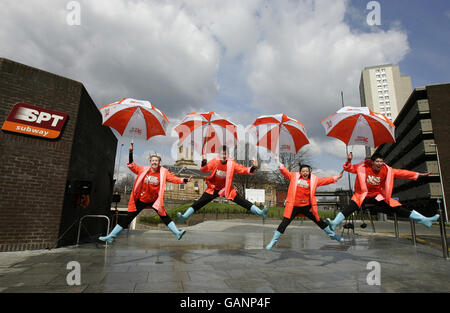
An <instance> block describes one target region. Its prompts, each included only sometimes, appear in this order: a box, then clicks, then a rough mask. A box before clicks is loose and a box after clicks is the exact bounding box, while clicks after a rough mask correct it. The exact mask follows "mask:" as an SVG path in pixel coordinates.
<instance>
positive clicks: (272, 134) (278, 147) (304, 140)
mask: <svg viewBox="0 0 450 313" xmlns="http://www.w3.org/2000/svg"><path fill="white" fill-rule="evenodd" d="M249 131H250V132H251V133H253V134H254V135H255V136H256V140H257V143H256V145H257V146H261V147H265V148H266V149H268V150H270V151H272V152H273V153H277V154H278V153H282V152H290V153H294V154H296V153H297V152H298V151H299V150H300V149H301V148H302V147H303V146H304V145H307V144H309V140H308V137H307V135H306V130H305V126H304V125H303V124H302V123H301V122H299V121H297V120H295V119H293V118H290V117H289V116H287V115H286V114H276V115H264V116H260V117H258V118H257V119H256V120H255V122H254V123H253V124H252V125H251V126H250V128H249Z"/></svg>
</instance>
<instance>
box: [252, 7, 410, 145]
mask: <svg viewBox="0 0 450 313" xmlns="http://www.w3.org/2000/svg"><path fill="white" fill-rule="evenodd" d="M276 6H277V8H274V7H271V9H270V10H265V11H264V12H263V14H262V17H261V21H260V27H261V32H262V33H264V36H263V37H262V39H261V40H260V41H259V42H258V44H257V46H256V47H255V48H254V49H253V51H251V52H250V53H249V54H248V56H247V59H246V65H247V69H248V76H247V79H248V85H249V86H250V88H251V90H252V94H253V102H252V104H251V105H252V106H253V107H257V108H258V109H259V110H261V111H264V112H266V114H275V113H278V112H280V111H281V112H283V113H286V114H288V115H290V116H292V117H293V118H296V119H298V120H299V121H301V122H302V123H304V124H305V126H306V128H307V130H308V133H309V134H311V135H312V136H313V137H314V136H316V135H317V134H321V133H323V130H322V129H321V126H320V121H321V120H322V119H323V118H325V117H326V116H328V115H330V114H332V113H334V112H335V111H336V110H337V109H339V108H340V107H341V99H340V91H341V90H342V91H344V96H345V100H346V105H350V106H359V105H360V103H359V89H358V86H359V80H360V75H361V71H362V69H363V68H364V67H366V66H370V65H374V64H383V63H397V62H399V61H400V60H401V59H402V58H403V57H404V56H405V54H406V53H407V52H408V51H409V45H408V42H407V36H406V33H405V32H403V31H401V30H399V29H398V28H395V29H390V30H387V31H383V30H377V31H373V32H366V33H362V32H359V31H358V32H353V31H352V29H351V27H350V26H349V25H348V24H346V22H345V20H344V17H345V12H346V8H347V6H348V2H347V1H314V2H313V1H304V2H285V1H282V2H281V3H279V2H277V3H276Z"/></svg>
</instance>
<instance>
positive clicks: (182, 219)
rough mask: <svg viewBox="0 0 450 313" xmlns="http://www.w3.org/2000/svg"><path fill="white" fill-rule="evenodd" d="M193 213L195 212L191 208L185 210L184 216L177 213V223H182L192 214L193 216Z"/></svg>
mask: <svg viewBox="0 0 450 313" xmlns="http://www.w3.org/2000/svg"><path fill="white" fill-rule="evenodd" d="M194 212H195V210H194V209H193V208H192V207H190V208H189V209H187V210H186V212H184V214H181V212H177V219H178V223H184V222H185V221H186V220H187V219H188V218H189V217H190V216H191V215H192V214H194Z"/></svg>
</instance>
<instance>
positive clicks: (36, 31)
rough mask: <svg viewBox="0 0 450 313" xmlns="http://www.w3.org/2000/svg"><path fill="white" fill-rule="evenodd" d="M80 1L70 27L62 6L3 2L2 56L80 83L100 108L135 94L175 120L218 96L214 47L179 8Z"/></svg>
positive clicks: (153, 3) (112, 0) (159, 3)
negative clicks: (77, 16) (77, 20)
mask: <svg viewBox="0 0 450 313" xmlns="http://www.w3.org/2000/svg"><path fill="white" fill-rule="evenodd" d="M79 2H80V4H81V25H80V26H69V25H67V23H66V21H65V18H66V15H67V14H68V13H69V11H67V10H66V9H65V5H66V3H65V2H60V1H51V0H44V1H39V2H36V1H28V2H26V4H24V3H17V2H16V1H9V0H6V1H3V2H2V10H1V12H0V18H1V20H2V28H1V29H0V39H1V41H2V43H3V44H2V46H1V48H0V55H1V56H3V57H8V58H11V59H13V60H16V61H19V62H23V63H26V64H28V65H32V66H35V67H38V68H41V69H45V70H48V71H51V72H55V73H58V74H60V75H64V76H66V77H69V78H72V79H76V80H79V81H81V82H83V83H84V85H85V86H86V88H87V90H88V92H89V93H90V94H91V96H92V97H93V99H94V100H95V102H96V103H97V105H99V106H101V105H105V104H107V103H110V102H113V101H116V100H118V99H121V98H123V97H134V98H137V99H143V100H150V101H152V103H153V104H155V105H156V106H157V107H158V108H160V109H161V110H162V111H163V112H165V113H166V115H169V116H179V115H181V113H182V112H183V111H189V109H190V108H192V107H196V106H198V105H204V104H207V103H211V102H212V99H213V98H214V97H215V96H216V95H217V92H218V86H217V82H216V74H217V70H218V65H219V61H220V51H219V48H220V47H219V45H218V44H217V42H216V41H215V40H214V38H213V37H212V36H211V34H209V33H205V32H203V31H202V30H200V29H199V28H198V27H197V26H196V25H195V24H194V23H193V21H192V19H191V17H190V16H188V15H186V13H185V12H184V11H183V10H182V9H181V8H180V5H181V4H178V3H176V2H174V3H171V2H163V1H132V0H126V1H120V0H108V1H106V0H96V1H79Z"/></svg>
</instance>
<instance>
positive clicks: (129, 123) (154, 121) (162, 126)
mask: <svg viewBox="0 0 450 313" xmlns="http://www.w3.org/2000/svg"><path fill="white" fill-rule="evenodd" d="M100 113H101V114H102V117H103V125H105V126H110V127H112V128H114V129H115V130H117V131H118V132H119V134H120V135H121V136H127V137H131V138H143V139H145V140H148V139H150V138H151V137H153V136H158V135H163V136H165V135H166V128H167V125H169V119H168V118H167V117H166V115H165V114H164V113H163V112H161V111H160V110H159V109H158V108H156V107H155V106H154V105H153V104H151V103H150V102H149V101H144V100H136V99H132V98H123V99H122V100H120V101H117V102H114V103H110V104H107V105H105V106H104V107H102V108H100Z"/></svg>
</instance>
